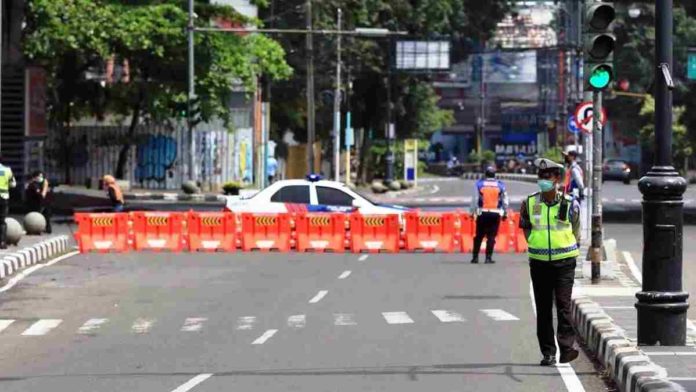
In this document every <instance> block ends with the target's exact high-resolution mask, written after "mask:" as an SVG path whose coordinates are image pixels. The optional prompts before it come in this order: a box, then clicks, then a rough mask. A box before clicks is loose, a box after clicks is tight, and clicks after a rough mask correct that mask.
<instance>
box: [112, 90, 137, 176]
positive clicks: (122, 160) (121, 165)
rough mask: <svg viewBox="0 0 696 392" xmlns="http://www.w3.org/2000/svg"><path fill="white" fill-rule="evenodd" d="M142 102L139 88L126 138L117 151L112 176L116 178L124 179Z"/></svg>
mask: <svg viewBox="0 0 696 392" xmlns="http://www.w3.org/2000/svg"><path fill="white" fill-rule="evenodd" d="M142 102H143V89H142V88H141V89H140V91H139V93H138V99H137V100H136V102H135V104H134V105H133V117H132V118H131V123H130V126H129V127H128V138H127V139H126V141H125V143H124V144H123V146H121V151H119V152H118V163H117V164H116V173H115V174H114V176H115V177H116V178H118V179H121V180H122V179H124V177H125V171H126V162H127V161H128V152H129V151H130V147H131V144H133V140H134V139H135V130H136V129H137V128H138V122H140V114H141V113H140V111H141V108H142Z"/></svg>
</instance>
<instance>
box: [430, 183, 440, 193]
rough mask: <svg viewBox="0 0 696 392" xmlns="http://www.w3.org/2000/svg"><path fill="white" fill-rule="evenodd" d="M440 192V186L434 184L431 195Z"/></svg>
mask: <svg viewBox="0 0 696 392" xmlns="http://www.w3.org/2000/svg"><path fill="white" fill-rule="evenodd" d="M438 192H440V187H439V186H437V185H433V190H432V191H430V194H431V195H434V194H436V193H438Z"/></svg>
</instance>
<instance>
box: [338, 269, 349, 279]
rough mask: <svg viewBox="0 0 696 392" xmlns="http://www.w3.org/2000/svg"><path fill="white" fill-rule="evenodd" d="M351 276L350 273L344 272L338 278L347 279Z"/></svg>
mask: <svg viewBox="0 0 696 392" xmlns="http://www.w3.org/2000/svg"><path fill="white" fill-rule="evenodd" d="M349 276H350V271H347V270H346V271H343V273H342V274H341V275H340V276H339V277H338V279H345V278H347V277H349Z"/></svg>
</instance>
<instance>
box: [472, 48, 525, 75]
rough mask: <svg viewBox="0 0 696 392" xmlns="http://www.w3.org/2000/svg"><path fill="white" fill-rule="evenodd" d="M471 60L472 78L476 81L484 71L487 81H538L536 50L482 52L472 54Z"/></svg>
mask: <svg viewBox="0 0 696 392" xmlns="http://www.w3.org/2000/svg"><path fill="white" fill-rule="evenodd" d="M469 61H471V79H472V80H473V81H475V82H479V81H480V80H481V74H482V71H483V74H484V80H485V82H486V83H536V82H537V54H536V51H535V50H528V51H523V52H492V53H482V54H478V55H475V56H472V58H471V59H470V60H469ZM482 67H483V69H482Z"/></svg>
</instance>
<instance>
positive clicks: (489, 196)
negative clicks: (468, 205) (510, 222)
mask: <svg viewBox="0 0 696 392" xmlns="http://www.w3.org/2000/svg"><path fill="white" fill-rule="evenodd" d="M480 192H481V200H482V202H483V203H482V204H483V205H482V206H481V208H483V209H484V210H494V209H497V208H498V203H499V202H500V187H499V186H498V184H497V183H496V184H495V185H489V184H486V183H484V184H483V186H482V187H481V191H480Z"/></svg>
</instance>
